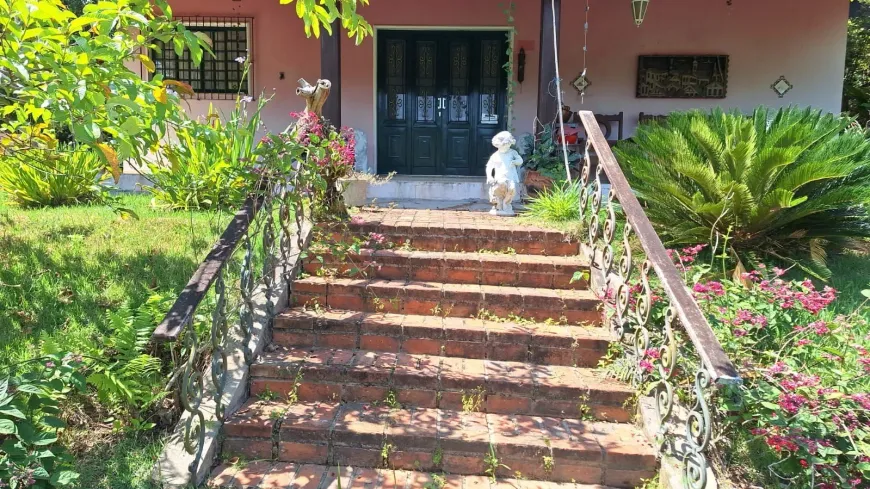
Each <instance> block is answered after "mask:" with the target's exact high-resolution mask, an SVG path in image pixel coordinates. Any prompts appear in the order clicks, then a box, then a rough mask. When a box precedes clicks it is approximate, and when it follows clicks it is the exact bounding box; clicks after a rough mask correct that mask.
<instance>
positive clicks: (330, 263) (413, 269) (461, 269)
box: [304, 249, 589, 289]
mask: <svg viewBox="0 0 870 489" xmlns="http://www.w3.org/2000/svg"><path fill="white" fill-rule="evenodd" d="M304 266H305V272H306V273H308V274H311V275H323V274H324V272H323V270H330V271H331V272H334V273H333V274H337V275H339V276H345V277H347V276H357V277H366V278H380V279H386V280H422V281H428V282H447V283H455V284H479V285H501V286H510V287H542V288H547V289H586V288H588V283H587V281H586V279H585V278H584V279H580V280H577V281H575V282H572V280H571V279H572V278H573V276H574V273H575V272H587V273H586V274H585V276H586V277H587V278H588V270H589V263H588V262H586V261H585V260H582V259H581V258H579V257H568V256H539V255H517V254H504V253H455V252H451V251H405V250H400V249H393V250H371V249H364V250H361V251H360V252H359V253H348V254H347V255H346V256H340V257H337V256H334V255H329V254H323V255H318V256H310V257H309V258H307V259H306V262H305V265H304Z"/></svg>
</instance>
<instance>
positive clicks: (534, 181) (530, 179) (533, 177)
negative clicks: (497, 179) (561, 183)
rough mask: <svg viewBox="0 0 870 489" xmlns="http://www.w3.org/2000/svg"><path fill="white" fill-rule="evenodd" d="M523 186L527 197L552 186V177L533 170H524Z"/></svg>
mask: <svg viewBox="0 0 870 489" xmlns="http://www.w3.org/2000/svg"><path fill="white" fill-rule="evenodd" d="M523 186H525V188H526V194H527V195H528V196H529V197H534V196H535V195H538V194H539V193H540V192H541V191H542V190H545V189H548V188H550V187H552V186H553V179H552V178H550V177H545V176H543V175H541V174H540V173H538V172H537V171H535V170H526V173H525V176H524V177H523Z"/></svg>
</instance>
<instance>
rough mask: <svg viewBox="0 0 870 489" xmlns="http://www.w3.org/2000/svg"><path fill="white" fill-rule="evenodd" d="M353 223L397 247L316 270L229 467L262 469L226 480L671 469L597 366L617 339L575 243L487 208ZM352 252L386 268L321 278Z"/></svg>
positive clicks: (349, 483) (261, 364)
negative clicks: (661, 465) (578, 277)
mask: <svg viewBox="0 0 870 489" xmlns="http://www.w3.org/2000/svg"><path fill="white" fill-rule="evenodd" d="M350 230H351V232H353V233H356V234H358V235H360V236H368V235H369V233H379V234H383V235H384V236H385V237H386V238H387V240H389V241H391V242H392V243H394V244H395V245H396V247H394V248H392V249H387V250H384V249H381V250H361V251H360V252H359V253H357V254H355V255H353V256H350V257H347V258H349V260H346V261H344V262H343V263H342V262H341V261H340V260H338V259H337V258H336V257H331V256H326V257H323V261H322V262H321V261H319V260H313V259H312V260H310V262H309V263H307V264H306V265H305V270H306V272H308V273H309V274H310V275H309V276H308V277H306V278H301V279H299V280H296V281H295V282H294V284H293V296H292V297H293V300H294V307H293V308H292V309H290V310H289V311H287V312H286V313H284V314H282V315H280V316H279V317H278V318H276V320H275V325H274V333H273V343H272V345H271V346H270V347H269V348H267V352H266V353H265V354H264V355H262V356H261V357H260V358H259V359H258V361H257V362H256V364H255V365H254V366H253V367H252V370H251V374H252V379H253V380H252V383H251V399H250V401H249V402H248V404H247V405H246V406H245V407H244V408H243V409H242V410H240V411H239V412H238V413H237V414H236V415H235V416H233V417H232V418H231V419H229V420H228V421H227V422H226V424H225V429H224V432H225V440H224V442H223V456H224V459H225V460H227V459H231V458H233V457H236V456H238V457H241V458H242V459H244V460H249V461H255V462H250V463H247V464H241V465H240V464H235V465H222V466H220V467H218V468H217V469H215V472H214V474H213V476H212V479H211V481H210V484H211V485H212V486H213V487H245V488H247V487H252V488H254V487H255V488H289V487H293V488H300V487H310V488H311V489H327V488H329V489H333V488H335V489H338V488H339V487H340V488H341V489H347V488H349V487H354V488H355V487H360V488H362V487H366V488H367V489H369V488H370V489H374V488H376V487H377V488H381V487H383V488H387V487H389V488H393V487H395V488H396V489H406V488H407V489H411V488H427V489H442V488H444V487H446V486H450V487H451V488H454V487H455V488H457V489H478V488H480V489H489V488H490V486H493V489H495V488H494V485H501V484H508V485H510V486H513V487H522V488H523V489H526V488H527V487H528V489H532V488H541V487H545V486H547V487H552V488H556V487H560V486H565V487H566V489H567V488H568V486H570V487H571V488H574V489H582V488H591V487H599V488H600V487H602V486H598V485H597V484H603V485H605V486H610V487H637V486H638V485H639V484H640V481H641V479H645V478H651V477H653V476H654V475H655V473H656V471H657V461H656V458H655V452H654V450H653V447H652V446H651V445H650V444H649V442H648V441H647V440H646V438H645V437H644V436H643V434H642V433H641V431H640V430H639V429H638V428H637V427H635V426H634V425H632V424H629V420H630V417H631V413H630V412H629V411H628V410H627V409H626V407H625V404H626V401H628V400H629V399H630V398H631V397H632V395H633V389H632V388H631V387H630V386H628V385H625V384H622V383H619V382H617V381H614V380H613V379H608V378H606V377H605V376H604V375H603V374H602V373H601V372H599V371H597V370H595V369H594V367H595V366H596V365H597V363H598V360H599V359H600V358H601V357H602V356H603V355H604V354H605V353H606V350H607V346H608V343H609V341H610V335H609V333H608V332H607V331H606V330H605V328H602V327H601V326H600V311H599V310H598V306H599V302H598V300H597V299H596V298H595V296H594V295H593V294H592V293H591V292H590V291H589V290H587V284H586V283H585V282H584V281H578V282H574V283H571V277H572V276H573V275H574V272H576V271H578V270H584V269H588V264H587V263H584V262H583V261H582V260H581V259H580V258H578V257H576V256H573V255H576V253H577V249H578V245H577V243H576V242H571V241H570V240H568V239H566V238H565V237H564V236H563V235H562V234H560V233H558V232H554V231H550V230H544V229H538V228H530V227H527V226H519V225H517V224H516V223H515V221H513V220H510V219H504V218H492V217H490V216H489V215H487V214H480V213H471V212H449V211H414V210H389V211H371V212H366V213H363V214H361V215H359V216H357V217H356V218H355V219H354V220H353V221H352V223H351V224H350ZM332 232H333V238H334V239H347V236H344V235H342V234H340V233H338V231H337V230H334V229H333V230H332ZM482 250H510V253H501V254H498V253H495V254H494V253H486V252H481V251H482ZM514 251H515V253H514ZM348 262H353V263H355V264H359V263H362V262H375V263H376V264H377V266H372V267H369V268H368V269H367V270H368V271H367V273H366V278H365V279H347V278H325V277H322V276H319V275H318V274H317V271H318V269H319V268H321V267H327V268H330V269H337V270H338V271H343V270H345V269H348V268H351V267H353V266H356V265H349V264H348ZM508 317H509V318H510V319H508V320H505V319H501V318H508ZM566 322H567V323H568V324H571V325H570V326H568V325H565V323H566ZM288 397H289V398H291V399H294V400H295V402H293V403H289V402H287V399H288ZM493 471H494V472H495V474H496V475H497V476H498V480H497V481H496V482H492V481H491V480H490V479H489V478H488V477H485V476H486V474H489V473H492V472H493ZM339 484H340V485H339ZM585 484H590V485H588V486H587V485H585Z"/></svg>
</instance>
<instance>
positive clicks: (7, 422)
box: [0, 418, 17, 435]
mask: <svg viewBox="0 0 870 489" xmlns="http://www.w3.org/2000/svg"><path fill="white" fill-rule="evenodd" d="M16 432H17V430H16V429H15V423H13V422H12V420H11V419H2V418H0V435H12V434H15V433H16Z"/></svg>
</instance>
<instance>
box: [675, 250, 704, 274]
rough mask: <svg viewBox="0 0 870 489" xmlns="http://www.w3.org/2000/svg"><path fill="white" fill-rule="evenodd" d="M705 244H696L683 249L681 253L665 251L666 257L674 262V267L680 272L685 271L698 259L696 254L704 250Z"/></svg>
mask: <svg viewBox="0 0 870 489" xmlns="http://www.w3.org/2000/svg"><path fill="white" fill-rule="evenodd" d="M706 247H707V245H706V244H698V245H695V246H689V247H686V248H683V249H682V250H681V251H677V250H667V252H668V256H669V257H670V258H671V260H673V261H674V265H676V266H677V268H679V269H680V270H682V271H684V272H685V271H687V270H688V269H689V268H691V266H692V264H693V263H695V260H696V259H697V258H698V253H700V252H701V251H703V250H704V248H706Z"/></svg>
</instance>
